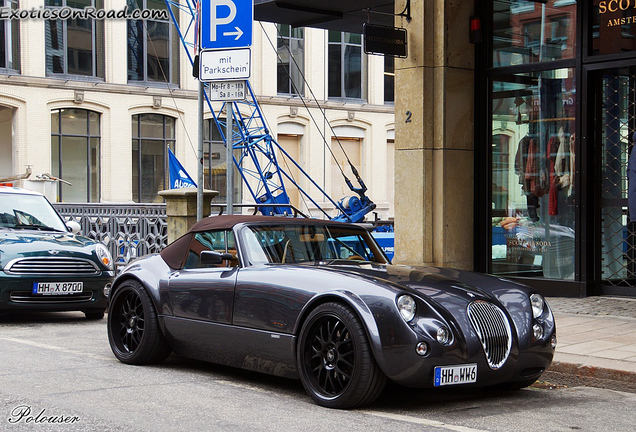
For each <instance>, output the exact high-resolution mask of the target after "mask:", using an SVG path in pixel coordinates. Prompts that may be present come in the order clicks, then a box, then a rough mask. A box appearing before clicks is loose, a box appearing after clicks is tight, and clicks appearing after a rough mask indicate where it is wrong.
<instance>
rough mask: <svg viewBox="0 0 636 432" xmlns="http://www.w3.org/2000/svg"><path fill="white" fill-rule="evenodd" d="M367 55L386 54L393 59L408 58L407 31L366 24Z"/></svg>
mask: <svg viewBox="0 0 636 432" xmlns="http://www.w3.org/2000/svg"><path fill="white" fill-rule="evenodd" d="M363 33H364V52H365V54H384V55H389V56H393V57H402V58H404V57H406V30H405V29H403V28H395V27H384V26H377V25H370V24H365V25H364V27H363Z"/></svg>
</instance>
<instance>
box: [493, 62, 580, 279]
mask: <svg viewBox="0 0 636 432" xmlns="http://www.w3.org/2000/svg"><path fill="white" fill-rule="evenodd" d="M575 101H576V91H575V82H574V69H559V70H551V71H545V72H540V73H525V74H524V73H517V74H512V75H506V76H497V77H493V85H492V107H493V111H492V135H491V146H490V148H491V159H492V168H491V169H492V173H491V178H492V189H491V196H492V210H491V215H492V231H491V234H492V237H491V240H492V256H491V258H492V259H491V271H492V272H493V273H494V274H498V275H508V276H528V277H545V278H551V279H573V278H574V262H575V260H574V258H575V256H574V254H575V250H574V239H575V237H574V233H575V232H574V228H575V226H574V221H575V206H576V195H577V185H578V182H577V179H576V172H575V163H576V153H575V142H576V140H575Z"/></svg>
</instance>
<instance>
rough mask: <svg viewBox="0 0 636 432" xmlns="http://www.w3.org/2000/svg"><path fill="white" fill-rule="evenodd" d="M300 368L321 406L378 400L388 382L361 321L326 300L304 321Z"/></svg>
mask: <svg viewBox="0 0 636 432" xmlns="http://www.w3.org/2000/svg"><path fill="white" fill-rule="evenodd" d="M297 354H298V356H297V358H298V371H299V373H300V377H301V381H302V383H303V386H304V387H305V390H306V391H307V393H309V395H310V396H311V397H312V398H313V399H314V401H316V403H318V404H319V405H322V406H325V407H328V408H354V407H357V406H361V405H365V404H368V403H371V402H372V401H373V400H375V399H376V398H377V397H378V396H379V395H380V393H382V390H383V389H384V385H385V383H386V376H385V375H384V374H383V373H382V371H381V370H380V368H379V367H378V365H377V363H376V362H375V359H374V357H373V354H372V352H371V349H370V346H369V342H368V338H367V335H366V332H365V329H364V327H363V325H362V322H361V321H360V319H359V318H358V317H357V315H356V314H355V312H353V311H352V310H351V308H349V307H348V306H345V305H342V304H340V303H325V304H323V305H320V306H318V307H317V308H316V309H314V310H313V311H312V312H311V313H310V314H309V316H308V317H307V320H306V321H305V323H304V325H303V327H302V330H301V334H300V340H299V344H298V353H297Z"/></svg>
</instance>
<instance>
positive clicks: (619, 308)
mask: <svg viewBox="0 0 636 432" xmlns="http://www.w3.org/2000/svg"><path fill="white" fill-rule="evenodd" d="M547 301H548V303H549V304H550V307H551V308H552V310H553V311H554V312H563V313H572V314H582V315H598V316H602V315H607V316H614V317H621V318H634V319H636V299H632V298H625V297H586V298H565V297H548V298H547Z"/></svg>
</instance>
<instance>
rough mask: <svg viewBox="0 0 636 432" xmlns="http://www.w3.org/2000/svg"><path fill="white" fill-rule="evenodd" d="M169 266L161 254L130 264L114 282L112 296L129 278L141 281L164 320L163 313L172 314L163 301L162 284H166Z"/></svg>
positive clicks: (158, 313)
mask: <svg viewBox="0 0 636 432" xmlns="http://www.w3.org/2000/svg"><path fill="white" fill-rule="evenodd" d="M142 264H143V265H142ZM168 271H169V267H168V266H167V265H166V263H165V262H164V261H163V260H162V259H161V257H160V256H159V255H150V256H147V257H144V258H141V259H138V260H135V261H133V262H132V263H130V264H128V265H127V266H126V267H125V268H124V270H122V272H121V273H120V274H119V275H118V276H117V278H116V279H115V281H114V282H113V289H112V290H111V293H110V297H111V298H112V297H113V296H114V295H115V293H116V292H117V290H118V289H120V287H121V285H122V284H123V283H124V282H125V281H128V280H131V279H132V280H135V281H137V282H139V283H140V284H141V285H142V286H143V287H144V288H145V289H146V291H147V292H148V294H149V295H150V299H151V300H152V302H153V304H154V306H155V310H156V311H157V315H158V316H159V319H160V320H161V321H163V319H162V317H163V315H166V314H167V315H172V312H171V311H169V310H167V306H165V305H166V302H163V301H161V292H162V289H161V288H162V286H163V285H164V284H165V281H166V277H165V276H164V275H167V272H168Z"/></svg>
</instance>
